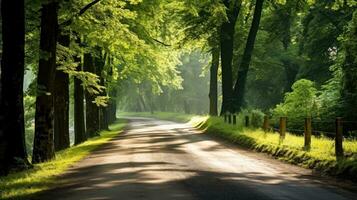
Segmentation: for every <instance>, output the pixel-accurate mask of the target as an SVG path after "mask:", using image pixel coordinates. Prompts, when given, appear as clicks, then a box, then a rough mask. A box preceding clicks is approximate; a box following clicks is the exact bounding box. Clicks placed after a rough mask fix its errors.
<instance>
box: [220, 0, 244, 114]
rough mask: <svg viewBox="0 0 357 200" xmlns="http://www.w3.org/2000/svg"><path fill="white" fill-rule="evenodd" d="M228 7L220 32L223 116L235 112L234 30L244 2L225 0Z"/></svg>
mask: <svg viewBox="0 0 357 200" xmlns="http://www.w3.org/2000/svg"><path fill="white" fill-rule="evenodd" d="M224 4H225V6H226V7H227V17H228V21H227V22H224V23H223V24H222V26H221V30H220V45H221V62H222V97H223V98H222V109H221V114H223V113H226V112H233V106H232V93H233V77H232V58H233V44H234V28H235V24H236V21H237V17H238V14H239V11H240V8H241V4H242V1H240V0H237V1H234V3H233V4H234V5H232V1H229V0H225V1H224Z"/></svg>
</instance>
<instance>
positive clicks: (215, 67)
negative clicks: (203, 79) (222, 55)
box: [209, 48, 219, 116]
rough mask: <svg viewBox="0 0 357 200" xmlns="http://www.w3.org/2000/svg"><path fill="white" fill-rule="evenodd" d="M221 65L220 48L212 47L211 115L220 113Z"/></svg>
mask: <svg viewBox="0 0 357 200" xmlns="http://www.w3.org/2000/svg"><path fill="white" fill-rule="evenodd" d="M218 66H219V49H218V48H213V49H212V63H211V69H210V90H209V114H210V115H211V116H217V115H218V110H217V106H218V99H217V96H218V92H217V87H218V85H217V75H218Z"/></svg>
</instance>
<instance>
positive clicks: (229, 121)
mask: <svg viewBox="0 0 357 200" xmlns="http://www.w3.org/2000/svg"><path fill="white" fill-rule="evenodd" d="M228 123H229V124H232V115H231V114H230V113H229V114H228Z"/></svg>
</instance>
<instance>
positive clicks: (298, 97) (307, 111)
mask: <svg viewBox="0 0 357 200" xmlns="http://www.w3.org/2000/svg"><path fill="white" fill-rule="evenodd" d="M292 90H293V91H292V92H289V93H287V94H286V95H285V99H284V102H283V103H281V104H279V105H277V106H276V108H275V109H274V110H273V115H274V116H277V117H282V116H286V117H288V118H289V121H292V122H293V121H297V120H303V119H304V118H305V117H311V116H316V114H317V111H318V107H317V89H316V88H315V86H314V83H313V82H312V81H309V80H306V79H301V80H298V81H297V82H295V83H294V85H293V86H292Z"/></svg>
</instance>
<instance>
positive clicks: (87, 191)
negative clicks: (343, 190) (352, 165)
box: [36, 162, 353, 200]
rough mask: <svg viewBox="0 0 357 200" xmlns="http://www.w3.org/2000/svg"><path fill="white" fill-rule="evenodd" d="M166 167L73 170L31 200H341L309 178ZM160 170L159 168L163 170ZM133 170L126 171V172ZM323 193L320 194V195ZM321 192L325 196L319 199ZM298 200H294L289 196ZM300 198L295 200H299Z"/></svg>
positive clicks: (150, 164) (128, 164) (109, 166)
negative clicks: (280, 198)
mask: <svg viewBox="0 0 357 200" xmlns="http://www.w3.org/2000/svg"><path fill="white" fill-rule="evenodd" d="M170 165H171V167H172V165H175V164H174V163H168V162H126V163H115V164H103V165H95V166H89V167H84V168H78V169H76V170H74V171H72V172H71V173H70V174H68V175H67V176H66V177H65V178H66V179H67V183H66V184H64V185H63V186H61V187H59V188H56V189H53V190H50V191H47V192H46V193H43V194H40V195H38V196H36V199H52V200H53V199H78V198H80V199H119V198H120V199H238V200H243V199H247V200H248V199H249V200H252V199H253V200H254V199H276V197H277V196H283V197H285V198H284V199H316V200H317V199H336V200H337V199H342V198H340V196H338V194H336V193H332V192H327V193H326V191H327V190H324V189H322V188H319V187H317V186H316V185H312V184H310V183H311V181H312V180H310V179H311V177H309V176H300V175H299V176H295V177H294V178H295V179H296V180H288V179H284V178H282V177H275V176H274V177H273V176H267V175H266V174H261V173H223V172H214V171H203V170H185V169H172V168H165V166H170ZM162 167H164V168H162ZM128 168H130V169H132V170H131V171H129V172H126V170H125V169H128ZM155 172H160V173H171V172H175V173H177V172H178V173H182V174H187V176H185V177H184V178H181V179H176V178H174V179H173V180H170V181H160V180H161V179H160V178H159V177H152V176H149V175H148V174H150V173H155ZM321 192H322V193H321ZM324 193H326V194H324ZM289 195H297V196H289ZM299 195H300V196H299ZM351 199H353V198H351Z"/></svg>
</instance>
